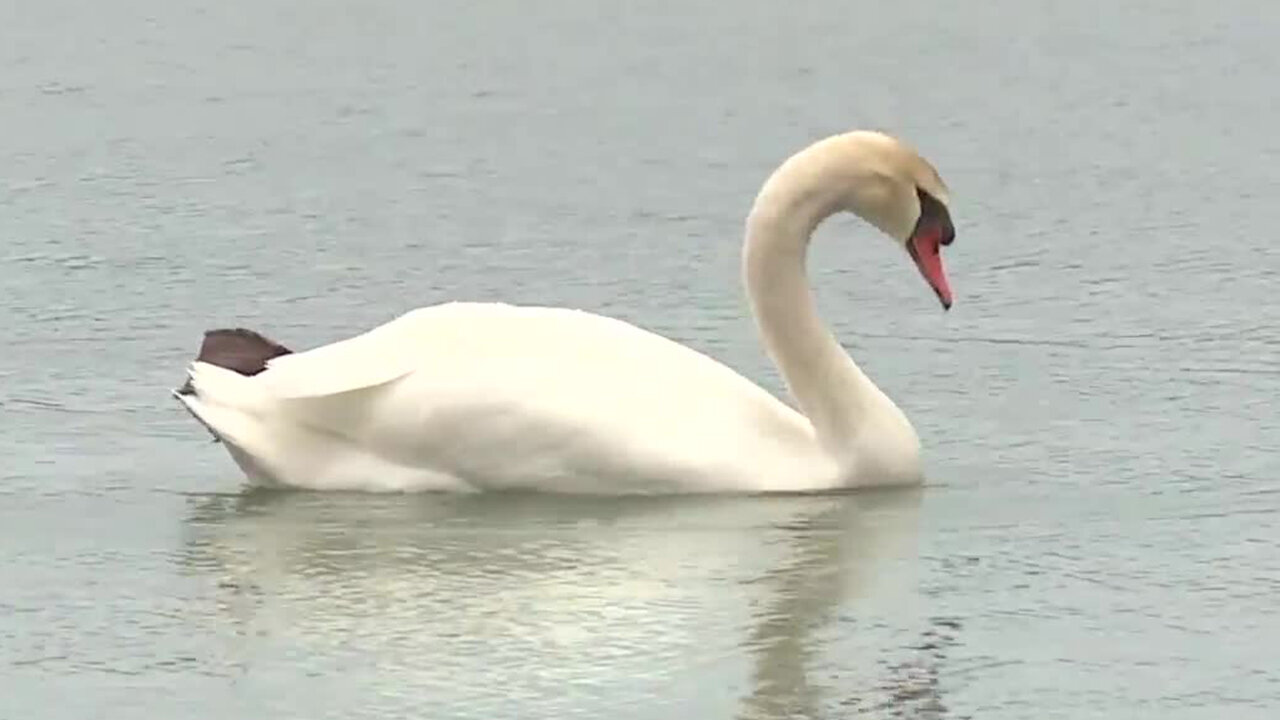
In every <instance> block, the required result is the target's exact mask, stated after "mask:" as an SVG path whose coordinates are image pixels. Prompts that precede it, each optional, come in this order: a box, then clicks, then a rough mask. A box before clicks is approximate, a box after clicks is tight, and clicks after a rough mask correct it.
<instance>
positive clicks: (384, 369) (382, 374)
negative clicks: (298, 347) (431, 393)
mask: <svg viewBox="0 0 1280 720" xmlns="http://www.w3.org/2000/svg"><path fill="white" fill-rule="evenodd" d="M420 312H421V311H413V312H409V313H406V314H404V315H401V316H400V317H398V318H396V319H394V320H392V321H390V322H388V323H386V324H383V325H380V326H378V327H376V328H374V329H372V330H369V331H368V332H365V333H362V334H360V335H356V336H355V337H352V338H348V339H346V340H341V341H339V342H335V343H331V344H329V345H322V346H320V347H318V348H314V349H312V350H307V351H305V352H300V353H294V354H291V355H282V356H280V357H277V358H273V359H272V360H271V361H270V362H269V363H267V369H266V371H264V372H263V373H262V374H261V375H259V376H258V377H259V381H260V382H262V383H263V384H264V385H265V386H266V388H267V389H268V390H269V392H270V393H271V394H272V395H273V396H274V397H276V398H278V399H281V400H301V399H307V398H321V397H328V396H331V395H338V394H341V393H347V392H352V391H355V390H365V389H369V388H373V387H377V386H380V385H385V384H386V383H389V382H392V381H394V380H398V379H400V378H402V377H404V376H405V375H408V374H409V373H411V372H413V371H414V369H415V368H416V367H417V366H418V362H419V360H420V358H421V357H422V353H421V352H420V349H421V347H422V343H421V342H419V340H420V335H419V333H418V332H415V330H418V328H416V327H415V326H416V325H418V324H420V323H418V322H416V321H417V320H419V319H420V315H419V313H420Z"/></svg>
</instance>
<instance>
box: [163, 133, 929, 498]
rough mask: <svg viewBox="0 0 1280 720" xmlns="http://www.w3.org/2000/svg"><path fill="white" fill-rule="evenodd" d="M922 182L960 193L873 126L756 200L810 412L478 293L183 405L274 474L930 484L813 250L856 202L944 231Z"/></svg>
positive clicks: (766, 296)
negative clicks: (821, 308) (831, 301)
mask: <svg viewBox="0 0 1280 720" xmlns="http://www.w3.org/2000/svg"><path fill="white" fill-rule="evenodd" d="M921 191H923V192H925V193H928V194H929V196H930V197H933V198H937V199H938V200H939V201H940V202H941V203H945V188H944V187H943V186H942V184H941V181H940V180H938V179H937V175H936V173H934V172H933V170H932V168H931V167H930V166H929V165H928V164H927V163H926V162H925V161H923V160H922V159H920V158H919V157H918V156H917V155H916V154H915V153H914V152H913V151H911V150H909V149H908V148H906V147H905V146H903V145H902V144H900V143H899V142H897V141H896V140H894V139H892V138H889V137H888V136H885V135H881V134H878V133H866V132H861V133H847V134H844V135H838V136H835V137H832V138H828V139H826V140H824V141H820V142H818V143H815V144H814V145H812V146H810V147H809V148H807V149H805V150H804V151H802V152H801V153H798V154H797V155H795V156H793V157H792V158H791V159H790V160H789V161H788V162H787V163H785V164H784V165H783V166H782V167H781V168H779V170H778V171H777V172H775V173H774V175H773V176H772V177H771V178H770V180H769V182H768V183H766V185H765V187H764V189H763V190H762V191H761V194H760V196H759V197H758V198H757V201H756V204H755V207H754V208H753V211H752V216H751V218H750V219H749V221H748V230H747V241H746V250H745V253H744V279H745V281H746V285H747V289H748V294H749V295H750V297H751V300H752V307H753V309H754V311H755V314H756V317H757V320H758V322H759V325H760V330H761V334H762V337H763V338H764V341H765V345H766V347H767V349H768V350H769V352H770V354H771V356H772V357H773V358H774V360H775V362H777V363H778V364H779V367H780V369H781V370H782V373H783V376H784V377H785V378H786V380H787V383H788V387H789V388H790V390H791V392H792V394H793V396H794V397H795V398H796V400H797V403H798V406H799V409H798V410H797V409H794V408H792V407H790V406H788V405H786V404H784V403H783V402H780V401H779V400H778V399H776V398H774V397H773V396H772V395H771V394H770V393H768V392H767V391H765V390H763V389H762V388H760V387H759V386H757V385H755V384H754V383H752V382H751V381H749V380H747V379H746V378H744V377H742V376H741V375H739V374H738V373H736V372H734V371H733V370H731V369H730V368H728V367H726V366H725V365H723V364H721V363H720V362H718V361H716V360H714V359H712V358H710V357H708V356H706V355H704V354H701V353H699V352H696V351H694V350H692V349H690V348H688V347H686V346H684V345H681V344H679V343H676V342H674V341H671V340H669V339H667V338H664V337H662V336H659V335H657V334H654V333H651V332H648V331H646V330H644V329H641V328H637V327H635V326H633V325H630V324H628V323H625V322H622V321H620V320H616V319H612V318H608V317H603V316H600V315H594V314H590V313H586V312H581V311H577V310H570V309H564V308H551V307H524V306H513V305H507V304H502V303H471V302H455V303H447V304H443V305H437V306H432V307H426V308H421V309H417V310H413V311H411V312H408V313H406V314H404V315H402V316H400V317H398V318H396V319H395V320H393V321H391V322H389V323H387V324H385V325H381V326H379V327H376V328H374V329H372V330H370V331H368V332H366V333H364V334H361V335H358V336H356V337H353V338H350V339H348V340H343V341H341V342H337V343H333V344H331V345H326V346H322V347H319V348H315V349H312V350H309V351H305V352H300V353H293V354H284V355H280V356H278V357H273V358H270V360H269V361H267V362H266V369H265V370H264V371H262V372H259V373H257V374H253V375H246V374H241V372H237V371H236V370H232V369H227V368H225V367H220V366H218V365H217V364H214V363H212V362H204V361H197V362H195V363H194V364H193V365H192V367H191V368H190V371H189V375H190V383H189V389H188V390H186V391H184V392H179V393H177V397H178V398H179V399H180V400H181V401H182V402H183V403H184V405H185V406H186V407H187V408H188V409H189V410H190V411H191V413H192V414H193V415H195V416H196V417H197V418H198V419H199V420H200V421H201V422H202V423H204V424H205V425H206V426H207V427H208V428H209V429H210V430H211V431H212V432H213V433H214V434H215V435H216V436H218V437H219V438H220V439H221V440H222V441H223V442H224V443H225V444H226V447H227V448H228V450H229V451H230V452H231V454H232V456H233V458H234V459H235V460H236V462H237V464H239V465H240V467H241V468H242V469H243V471H244V472H245V473H246V475H247V476H249V477H250V478H251V479H252V480H254V481H256V482H259V483H264V484H279V485H287V486H294V487H302V488H311V489H319V490H448V491H477V490H503V489H532V490H542V491H553V492H577V493H611V494H616V493H670V492H770V491H809V490H821V489H831V488H837V487H850V486H858V485H869V484H901V483H913V482H918V481H919V480H920V479H921V477H920V475H921V473H920V465H919V457H918V441H917V439H916V436H915V432H914V430H912V428H911V425H910V423H908V422H907V420H906V418H905V417H904V416H903V415H902V413H901V412H900V411H899V410H898V409H897V407H896V406H895V405H894V404H893V402H892V401H891V400H889V398H887V397H886V396H885V395H884V394H883V393H881V392H880V391H879V389H877V388H876V387H875V385H874V384H873V383H872V382H871V381H870V380H869V379H867V378H866V376H865V375H863V374H862V372H861V371H860V370H858V368H857V366H856V365H854V363H853V361H852V360H851V359H850V358H849V357H848V355H847V354H845V353H844V351H843V350H842V349H841V348H840V346H839V344H838V343H837V342H836V341H835V339H834V338H832V337H831V335H830V333H829V332H827V331H826V329H825V327H824V326H823V325H822V324H821V322H820V320H819V319H818V317H817V314H816V311H815V309H814V307H813V303H812V298H811V295H810V294H809V292H808V287H807V285H806V283H805V279H804V255H805V248H806V247H807V243H808V237H809V235H810V234H811V232H812V230H813V229H814V228H815V227H816V226H817V224H818V223H819V222H821V220H822V219H823V218H825V217H826V216H827V215H830V214H831V213H833V212H836V211H839V210H844V209H851V210H855V211H857V212H859V214H861V215H863V216H864V217H866V218H868V219H869V220H870V221H871V222H872V223H873V224H875V225H876V226H877V227H879V228H880V229H882V230H884V231H885V232H886V234H888V235H890V236H891V237H895V238H896V239H897V240H899V241H900V242H902V243H904V244H908V245H909V244H910V243H911V242H913V241H916V240H917V239H918V238H919V237H920V236H921V230H920V228H921V227H922V226H925V225H927V224H928V223H926V222H924V220H926V219H927V218H925V217H924V215H925V213H923V212H922V208H921V205H920V202H919V200H918V199H917V193H918V192H921ZM943 207H945V205H944V206H943ZM944 215H945V213H944ZM946 224H947V226H948V227H949V224H950V221H949V218H946ZM948 241H949V238H947V240H944V241H943V242H944V243H945V242H948ZM935 247H936V243H935ZM935 254H936V253H935ZM922 269H923V268H922ZM944 286H945V281H944ZM936 287H937V286H936V284H935V288H936ZM940 292H941V291H940ZM947 292H948V296H947V298H946V299H945V302H946V303H948V304H949V302H950V298H949V291H947ZM264 359H265V358H264Z"/></svg>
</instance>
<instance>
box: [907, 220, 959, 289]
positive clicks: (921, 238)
mask: <svg viewBox="0 0 1280 720" xmlns="http://www.w3.org/2000/svg"><path fill="white" fill-rule="evenodd" d="M907 252H908V253H909V254H910V255H911V259H912V260H914V261H915V263H916V267H917V268H919V269H920V274H921V275H923V276H924V279H925V281H926V282H928V283H929V287H931V288H933V292H934V293H935V294H936V295H937V296H938V301H939V302H941V303H942V309H943V310H950V309H951V284H950V283H948V282H947V271H946V269H945V268H944V267H943V266H942V235H941V233H940V232H939V231H938V228H937V227H933V226H927V227H924V228H921V229H920V230H919V231H918V232H917V233H916V234H915V235H913V236H911V239H910V240H907Z"/></svg>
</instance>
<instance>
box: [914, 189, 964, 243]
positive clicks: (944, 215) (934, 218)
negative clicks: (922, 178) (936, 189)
mask: <svg viewBox="0 0 1280 720" xmlns="http://www.w3.org/2000/svg"><path fill="white" fill-rule="evenodd" d="M916 197H917V198H919V199H920V217H919V219H917V220H916V226H915V229H914V230H912V231H911V236H912V237H915V236H916V235H918V234H919V233H920V232H921V231H922V230H924V229H925V228H928V227H929V226H931V225H932V226H933V227H936V228H938V242H939V243H941V244H942V245H950V244H951V243H952V242H954V241H955V239H956V228H955V225H952V224H951V212H950V211H949V210H947V206H946V205H943V204H942V201H941V200H939V199H938V198H936V197H934V196H932V195H930V194H929V193H928V191H926V190H924V189H923V188H920V187H917V188H916Z"/></svg>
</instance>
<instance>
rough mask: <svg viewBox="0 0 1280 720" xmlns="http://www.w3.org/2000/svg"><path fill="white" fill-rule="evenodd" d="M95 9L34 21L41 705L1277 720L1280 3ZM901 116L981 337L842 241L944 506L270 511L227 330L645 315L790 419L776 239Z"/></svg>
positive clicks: (303, 334) (31, 512) (298, 335)
mask: <svg viewBox="0 0 1280 720" xmlns="http://www.w3.org/2000/svg"><path fill="white" fill-rule="evenodd" d="M626 7H627V9H623V4H621V3H597V2H587V1H586V0H572V1H570V2H561V3H554V4H551V3H543V4H541V5H533V4H528V3H517V2H514V1H508V2H487V3H473V2H461V1H457V2H436V3H430V4H421V3H412V2H408V0H378V1H373V2H369V1H366V2H354V1H349V2H341V1H338V0H334V1H332V2H311V1H310V0H306V1H304V0H268V1H267V2H257V3H223V4H220V5H216V4H215V5H209V4H207V3H204V4H200V5H199V6H197V4H195V3H181V2H161V1H160V0H123V1H122V2H114V3H110V4H103V3H91V2H87V1H81V2H71V1H69V0H54V1H53V2H46V3H40V4H37V3H23V4H21V6H20V7H19V6H18V5H17V4H9V5H8V6H6V7H5V8H4V9H3V10H0V118H3V120H2V121H0V124H2V126H3V128H4V131H3V132H2V133H0V260H2V264H0V293H2V294H0V326H2V327H3V328H4V333H5V340H6V347H7V351H6V352H4V353H0V413H2V414H0V417H2V418H3V419H2V420H0V427H2V428H3V430H2V432H0V458H3V463H2V464H0V476H2V477H3V482H2V483H0V528H3V540H2V541H0V561H2V563H3V565H2V567H3V571H2V572H3V574H2V575H0V618H2V619H0V717H3V718H31V717H41V718H54V719H55V720H62V719H64V718H65V719H69V718H81V717H157V718H206V717H208V718H215V717H216V718H227V717H270V718H307V719H308V720H311V719H315V718H344V719H345V718H374V717H378V718H381V717H405V716H414V717H429V718H446V719H447V718H486V719H487V718H500V717H501V718H561V717H582V718H597V717H611V718H618V719H619V720H621V719H623V718H637V719H665V718H671V717H689V718H735V717H737V718H781V717H797V718H798V717H804V718H809V717H813V718H848V717H854V716H856V713H857V711H858V710H864V711H869V715H868V716H871V717H906V718H982V719H984V720H985V719H994V718H1011V719H1012V718H1018V719H1021V718H1030V717H1036V718H1086V717H1103V718H1160V719H1161V720H1182V719H1183V718H1206V719H1209V718H1212V719H1217V718H1222V717H1231V718H1233V719H1235V720H1242V719H1244V718H1273V717H1275V716H1276V713H1277V711H1280V552H1278V550H1280V547H1278V545H1280V492H1278V491H1277V488H1278V487H1280V420H1277V414H1276V409H1275V408H1276V402H1277V399H1278V398H1280V363H1278V362H1277V358H1278V357H1280V329H1278V328H1280V302H1277V300H1276V295H1277V284H1276V283H1277V280H1276V273H1277V271H1280V242H1278V240H1280V236H1277V232H1276V228H1277V227H1280V202H1277V198H1278V197H1280V135H1277V133H1276V128H1277V127H1280V104H1277V103H1276V101H1275V99H1276V92H1275V78H1276V77H1277V76H1280V52H1277V50H1276V46H1275V38H1276V37H1277V33H1280V10H1277V9H1276V7H1275V6H1274V4H1273V3H1268V2H1263V1H1262V0H1221V1H1219V2H1214V3H1201V2H1192V1H1191V0H1184V1H1183V2H1154V1H1152V2H1131V3H1123V4H1122V3H1111V2H1102V0H1091V1H1086V2H1078V3H1049V2H1020V1H1015V0H1002V1H1000V2H991V3H983V4H972V3H941V2H935V3H889V4H885V3H871V2H837V1H836V0H825V1H824V2H813V3H807V4H803V5H800V4H796V5H790V4H784V3H766V2H744V3H739V4H736V5H732V4H726V3H722V2H710V0H698V1H696V2H684V1H682V2H652V3H646V4H644V5H643V6H640V5H633V4H628V5H627V6H626ZM852 126H870V127H883V128H889V129H892V130H893V131H895V132H897V133H900V134H902V135H904V136H906V137H907V138H908V139H910V140H911V141H912V142H913V143H914V144H916V145H917V146H919V147H920V148H921V149H922V150H923V151H924V152H925V153H926V154H927V155H928V156H929V157H931V158H932V159H933V160H934V161H935V163H936V164H937V165H938V167H939V168H940V169H941V171H942V173H943V175H944V177H945V178H946V179H947V180H948V182H949V183H950V185H951V186H952V189H953V191H954V209H953V212H954V215H955V218H956V222H957V225H958V226H959V228H960V236H959V239H958V241H957V243H956V245H955V246H953V248H952V251H951V252H950V254H949V262H950V266H951V272H952V275H953V278H952V279H953V284H954V286H955V288H956V291H957V301H958V304H957V306H956V308H955V309H954V310H953V311H952V312H951V313H949V314H945V315H944V314H942V313H941V312H939V310H938V309H937V304H936V301H935V300H934V299H933V297H932V295H931V294H930V293H929V292H928V290H927V288H925V287H924V285H923V284H922V283H921V282H920V281H919V278H918V277H916V275H915V271H914V270H913V269H912V268H911V267H910V266H909V264H908V263H906V262H905V261H904V259H903V258H902V257H901V254H900V253H899V252H897V251H895V250H893V249H892V248H891V247H890V246H889V245H888V244H887V243H884V242H881V241H870V240H864V239H863V238H864V237H866V236H867V235H868V233H867V232H866V231H865V230H864V229H862V228H861V227H859V225H858V224H857V223H855V222H853V221H849V220H845V221H841V222H837V223H833V224H831V225H830V226H828V227H826V228H824V230H823V231H822V232H821V234H820V237H819V240H818V244H817V246H816V247H815V256H814V258H813V275H814V280H815V283H817V285H818V286H819V295H820V299H821V302H822V308H823V311H824V313H825V314H826V315H827V317H828V318H830V320H831V322H832V323H833V324H835V325H836V326H837V328H838V330H839V332H840V335H841V337H842V338H844V339H845V341H846V344H847V346H848V347H849V348H850V350H851V351H852V352H853V353H854V354H855V356H856V357H857V358H858V359H859V361H860V362H862V363H863V365H864V366H865V367H866V368H867V370H868V372H870V373H871V374H872V376H873V377H874V378H875V379H876V380H877V381H878V382H879V383H880V384H881V386H882V387H883V388H885V390H886V391H887V392H889V393H890V394H891V395H892V396H893V397H895V398H897V399H898V401H899V402H900V404H901V405H902V406H903V408H904V409H905V410H906V411H907V412H908V413H909V414H910V416H911V417H912V418H913V420H914V421H915V423H916V425H917V427H918V428H919V430H920V432H921V435H922V437H923V438H924V442H925V444H926V451H927V462H928V465H929V468H930V477H931V481H930V484H929V486H928V487H927V488H925V489H924V490H923V491H922V492H910V493H887V494H886V493H879V494H871V495H862V496H853V497H817V498H785V499H744V498H724V499H710V498H704V499H663V500H645V501H637V500H626V501H621V500H586V499H572V500H571V499H549V498H539V497H505V498H498V497H486V498H441V497H430V496H410V497H366V496H334V495H327V496H326V495H312V494H261V493H250V492H247V491H245V490H244V488H243V487H242V486H241V480H240V476H239V474H238V472H237V471H236V470H235V468H234V466H233V465H232V464H231V462H230V460H229V459H228V458H227V457H226V456H225V453H224V452H223V450H222V449H221V448H220V447H218V446H216V445H211V444H210V443H209V441H208V436H207V434H206V433H205V432H204V431H203V430H202V429H200V428H199V427H197V426H196V425H195V424H194V423H193V422H192V421H191V420H190V419H189V418H188V417H187V416H186V415H185V414H184V413H183V412H182V411H181V410H180V408H179V407H178V406H177V405H176V404H175V403H173V402H172V401H171V400H170V399H169V397H168V396H167V391H168V388H170V387H172V386H173V385H174V384H176V383H178V382H179V381H180V380H181V377H182V368H183V365H184V363H185V362H186V360H187V359H188V358H189V357H190V356H191V354H192V353H193V351H194V350H195V347H196V345H197V343H198V339H199V333H200V331H201V330H203V329H204V328H206V327H208V326H214V325H222V324H227V323H240V324H246V325H250V326H253V327H257V328H259V329H262V330H264V331H266V332H268V333H269V334H271V335H273V336H276V337H277V338H278V339H280V340H281V341H282V342H285V343H286V344H289V345H295V346H304V347H305V346H308V345H311V344H315V343H322V342H328V341H331V340H334V339H337V338H341V337H343V336H346V335H349V334H351V333H355V332H358V331H360V330H362V329H364V328H367V327H369V326H371V325H373V324H375V323H378V322H381V321H383V320H386V319H389V318H390V317H393V316H395V315H396V314H398V313H399V312H401V311H403V310H405V309H407V308H410V307H414V306H417V305H422V304H427V303H432V302H436V301H441V300H445V299H450V298H457V297H470V298H497V299H503V300H507V301H527V302H539V303H554V304H568V305H574V306H579V307H584V308H588V309H592V310H597V311H602V312H607V313H612V314H615V315H619V316H622V317H625V318H627V319H630V320H634V321H636V322H639V323H642V324H644V325H646V326H648V327H651V328H654V329H656V330H659V331H662V332H664V333H667V334H669V335H671V336H673V337H676V338H678V339H680V340H682V341H684V342H687V343H689V344H691V345H693V346H695V347H698V348H700V349H703V350H706V351H708V352H711V353H714V354H716V355H717V356H718V357H722V358H724V359H726V360H727V361H728V362H729V363H730V364H732V365H734V366H735V367H738V368H740V369H741V370H742V371H743V372H745V373H747V374H748V375H750V376H751V377H754V378H757V379H759V380H760V381H761V382H763V383H765V384H767V385H768V386H769V387H771V388H774V389H777V388H778V379H777V375H776V373H775V372H774V371H773V370H772V368H770V367H769V365H768V363H767V362H766V360H765V358H764V357H763V354H762V353H761V352H760V350H759V348H758V346H757V344H756V340H755V337H754V336H753V334H752V327H751V324H750V321H749V320H748V319H747V318H746V317H745V316H744V315H743V314H742V313H743V305H742V302H741V295H740V290H739V288H738V285H737V259H738V241H739V237H740V232H741V221H742V215H743V213H744V212H745V209H746V207H747V205H748V203H749V202H750V199H751V196H752V195H753V193H754V192H755V190H756V188H757V186H758V184H759V182H760V181H761V180H762V179H763V177H764V176H765V174H766V173H767V172H768V171H769V170H770V169H771V168H772V167H773V165H774V164H775V163H776V162H778V161H779V160H780V159H781V158H782V157H784V156H785V155H787V154H788V153H790V152H791V151H793V150H795V149H797V148H799V147H800V146H801V145H803V144H804V143H806V142H808V141H810V140H812V139H814V138H816V137H818V136H820V135H823V134H826V133H830V132H835V131H839V130H843V129H846V128H849V127H852Z"/></svg>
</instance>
